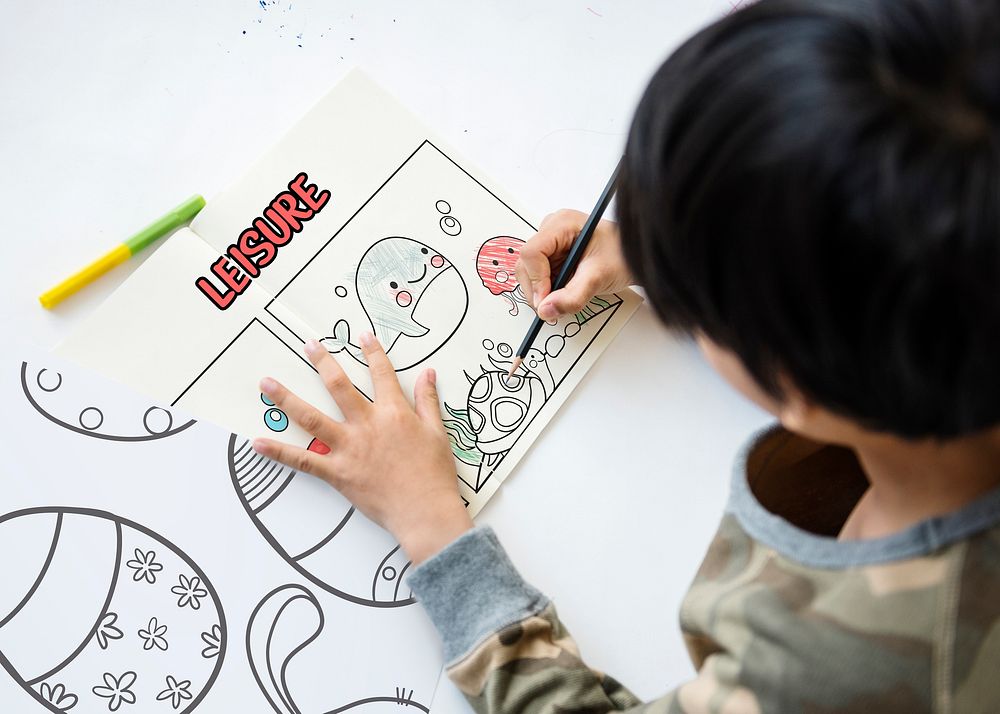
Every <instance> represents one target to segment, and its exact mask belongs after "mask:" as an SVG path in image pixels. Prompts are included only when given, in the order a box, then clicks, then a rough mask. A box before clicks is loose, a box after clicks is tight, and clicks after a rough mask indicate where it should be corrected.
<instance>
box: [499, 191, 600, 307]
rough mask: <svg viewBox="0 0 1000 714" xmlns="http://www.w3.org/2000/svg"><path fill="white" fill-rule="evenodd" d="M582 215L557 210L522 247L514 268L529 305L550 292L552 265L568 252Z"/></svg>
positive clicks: (583, 217)
mask: <svg viewBox="0 0 1000 714" xmlns="http://www.w3.org/2000/svg"><path fill="white" fill-rule="evenodd" d="M585 218H586V216H585V215H584V214H582V213H580V212H579V211H569V210H563V211H557V212H556V213H553V214H551V215H549V216H547V217H546V218H545V220H544V221H542V226H541V230H540V231H538V233H536V234H535V235H534V237H532V238H531V240H529V241H528V242H527V243H525V244H524V245H523V246H522V247H521V254H520V256H519V258H518V261H517V266H516V267H515V268H514V272H515V274H516V275H517V279H518V282H519V284H520V285H521V292H523V293H524V297H525V299H526V300H527V301H528V304H529V305H531V306H532V307H535V306H536V305H538V304H539V303H540V302H541V301H542V300H543V299H545V296H546V295H548V294H549V290H550V289H551V285H552V269H553V267H554V266H556V265H558V264H559V263H560V262H561V261H562V259H563V258H564V257H565V256H566V254H567V253H568V252H569V249H570V248H571V247H572V245H573V240H574V239H575V238H576V236H577V234H578V233H579V232H580V227H581V226H582V225H583V223H582V219H585Z"/></svg>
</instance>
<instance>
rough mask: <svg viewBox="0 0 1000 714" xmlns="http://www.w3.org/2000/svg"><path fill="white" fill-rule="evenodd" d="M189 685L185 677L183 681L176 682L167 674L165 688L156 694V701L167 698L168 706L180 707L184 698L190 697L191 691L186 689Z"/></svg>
mask: <svg viewBox="0 0 1000 714" xmlns="http://www.w3.org/2000/svg"><path fill="white" fill-rule="evenodd" d="M190 687H191V682H190V680H187V679H185V680H184V681H183V682H178V681H177V680H176V679H174V678H173V677H171V676H170V675H169V674H168V675H167V688H166V689H164V690H163V691H162V692H160V693H159V694H157V695H156V701H158V702H162V701H164V700H165V699H169V700H170V706H172V707H173V708H174V709H180V707H181V704H182V703H183V702H184V700H186V699H190V698H191V692H190V691H188V690H189V688H190Z"/></svg>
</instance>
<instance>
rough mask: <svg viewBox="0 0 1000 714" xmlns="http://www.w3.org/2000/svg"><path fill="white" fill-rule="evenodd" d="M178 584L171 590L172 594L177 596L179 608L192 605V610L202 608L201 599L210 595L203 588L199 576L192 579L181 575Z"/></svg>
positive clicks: (193, 576)
mask: <svg viewBox="0 0 1000 714" xmlns="http://www.w3.org/2000/svg"><path fill="white" fill-rule="evenodd" d="M178 583H179V584H178V585H174V586H173V587H172V588H170V592H172V593H173V594H174V595H177V607H187V606H188V605H190V606H191V609H192V610H197V609H198V608H200V607H201V598H203V597H205V596H206V595H208V590H205V588H203V587H201V578H199V577H198V576H197V575H192V576H191V577H190V578H187V577H185V576H183V575H180V576H178Z"/></svg>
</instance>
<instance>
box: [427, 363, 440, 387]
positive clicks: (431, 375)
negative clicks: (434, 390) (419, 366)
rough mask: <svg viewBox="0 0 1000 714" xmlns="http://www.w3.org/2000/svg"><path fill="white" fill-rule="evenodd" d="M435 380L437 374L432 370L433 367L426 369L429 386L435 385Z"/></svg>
mask: <svg viewBox="0 0 1000 714" xmlns="http://www.w3.org/2000/svg"><path fill="white" fill-rule="evenodd" d="M437 379H438V376H437V372H435V371H434V368H433V367H430V368H428V370H427V381H428V382H430V383H431V386H434V385H435V384H437Z"/></svg>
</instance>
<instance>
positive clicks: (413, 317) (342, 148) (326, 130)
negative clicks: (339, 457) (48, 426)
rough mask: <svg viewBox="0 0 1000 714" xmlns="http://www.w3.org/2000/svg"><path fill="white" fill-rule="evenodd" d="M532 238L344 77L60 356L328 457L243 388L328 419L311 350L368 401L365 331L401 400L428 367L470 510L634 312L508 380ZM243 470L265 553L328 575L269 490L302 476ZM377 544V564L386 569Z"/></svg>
mask: <svg viewBox="0 0 1000 714" xmlns="http://www.w3.org/2000/svg"><path fill="white" fill-rule="evenodd" d="M609 170H610V167H609ZM598 188H599V187H598ZM595 197H596V196H595ZM535 232H536V227H535V223H534V222H533V221H532V220H531V219H530V218H528V217H527V216H526V213H525V212H524V211H523V210H522V209H519V208H517V207H516V206H515V204H514V202H513V201H512V200H511V199H509V198H508V197H506V196H505V195H504V194H503V193H502V192H501V191H500V190H499V189H497V188H496V187H493V186H491V184H490V183H489V181H488V180H487V179H485V178H483V177H482V176H481V174H480V173H479V172H478V171H476V170H475V169H474V168H473V167H471V166H470V165H469V164H468V162H466V161H465V160H464V159H461V158H460V157H458V156H457V155H456V154H455V152H454V151H453V150H451V149H450V148H448V147H447V146H446V145H445V144H444V143H443V142H441V140H440V139H438V138H436V137H434V136H433V135H432V134H431V132H430V131H429V130H428V129H427V128H426V127H424V126H423V125H422V124H421V123H420V122H419V121H418V120H417V119H415V118H414V117H413V116H412V115H410V114H409V113H408V112H407V111H406V110H405V109H403V108H402V107H400V106H399V105H398V104H397V103H396V102H395V101H394V100H393V99H392V98H391V97H390V96H388V95H387V94H386V93H385V92H384V91H382V90H381V89H379V88H378V87H377V86H376V85H374V84H373V83H372V82H371V81H370V80H368V79H367V78H366V77H365V76H364V75H363V74H361V73H360V72H358V71H354V72H352V73H351V74H349V75H348V76H347V77H346V78H345V79H344V80H342V81H341V83H340V84H338V85H337V87H336V88H334V89H333V90H332V91H331V92H330V93H329V94H328V95H327V96H326V97H325V98H324V99H323V100H322V101H321V102H320V103H319V104H318V105H317V106H316V107H315V108H314V109H313V110H312V111H310V112H309V113H308V114H307V115H306V116H305V117H304V118H303V119H302V120H301V122H300V123H299V124H298V125H297V126H296V127H295V128H294V129H293V130H292V131H291V132H289V134H288V135H287V136H286V137H285V138H284V139H283V140H282V141H281V142H279V143H278V145H277V146H276V147H275V148H274V149H272V150H271V151H270V152H268V153H267V154H265V155H264V156H263V157H262V158H261V159H259V160H258V161H257V163H256V164H255V165H254V166H253V167H252V168H251V170H250V171H249V172H248V173H247V174H246V175H245V176H244V177H243V178H242V179H240V180H239V181H238V182H237V183H236V184H235V185H234V186H232V187H231V188H230V189H228V190H227V191H225V192H224V193H223V194H222V195H221V196H218V197H216V198H214V199H212V200H211V201H209V203H208V205H207V206H206V208H205V209H204V210H203V211H202V213H201V214H199V216H198V217H197V218H196V219H195V221H194V222H193V223H192V225H191V227H190V229H189V230H185V231H180V232H178V234H177V235H176V236H174V237H173V238H171V239H170V240H169V241H168V242H167V244H166V245H164V246H163V247H161V248H160V250H158V251H157V253H156V254H155V255H154V256H152V257H151V258H150V259H149V260H148V261H146V263H145V264H143V266H142V267H141V268H140V269H139V270H137V271H136V272H135V273H134V274H133V275H132V277H131V278H130V279H129V280H128V281H126V283H125V284H124V285H123V286H122V287H121V288H120V289H119V290H118V291H117V292H116V293H115V294H114V295H113V296H112V297H111V298H110V299H109V300H108V302H107V303H106V304H105V305H104V306H103V307H102V308H101V309H100V310H98V311H97V312H96V313H95V314H94V315H93V316H91V317H90V318H88V319H87V320H85V321H84V322H83V324H82V325H81V327H80V328H79V329H78V330H77V331H76V332H75V333H74V334H73V335H72V336H71V337H70V338H69V339H68V340H67V341H66V343H65V344H64V345H63V346H62V347H61V352H62V353H63V354H65V355H68V356H70V357H72V358H73V359H75V360H77V361H79V362H82V363H83V364H86V365H87V366H91V367H93V368H95V369H98V370H103V371H105V372H106V373H107V374H109V375H110V376H112V377H115V378H117V379H120V380H121V381H124V382H126V383H128V384H131V385H133V386H135V387H136V388H138V389H140V390H142V391H144V392H145V393H148V394H151V395H153V396H155V397H156V398H158V399H160V400H162V401H164V402H166V403H167V404H169V405H171V406H177V407H180V408H182V409H183V410H185V411H186V412H189V413H191V414H194V415H196V416H197V417H199V418H202V419H206V420H210V421H214V422H216V423H218V424H221V425H223V426H225V427H226V428H228V429H230V430H231V431H233V432H235V433H238V434H241V435H243V437H245V438H252V437H255V436H271V437H276V438H279V439H282V440H285V441H288V442H290V443H293V444H296V445H298V446H301V447H304V448H309V449H313V450H316V451H319V452H320V453H324V452H325V450H326V449H327V448H328V447H327V446H326V445H325V444H323V443H321V442H318V441H316V440H315V439H313V438H312V437H311V436H310V435H309V434H306V433H305V432H303V431H302V430H301V429H299V428H298V427H297V426H296V425H295V424H294V423H290V421H289V419H288V417H287V415H285V414H284V413H283V412H282V411H281V410H280V409H278V408H277V407H276V406H275V405H274V404H269V403H268V401H267V399H266V398H265V397H264V396H263V395H262V394H261V393H260V392H259V391H258V388H257V384H258V382H259V381H260V379H261V378H262V377H264V376H271V377H274V378H275V379H278V380H279V381H281V382H282V383H284V384H285V385H286V386H288V387H289V388H291V389H292V390H293V391H294V392H296V393H297V394H298V395H299V396H301V397H302V398H304V399H306V400H307V401H309V402H311V403H313V404H314V405H316V406H317V407H320V408H321V409H323V410H324V411H326V412H327V413H329V414H332V415H333V416H334V417H335V418H340V412H339V410H338V409H337V407H336V404H334V403H333V400H332V399H331V398H330V396H329V395H328V394H326V392H325V390H324V389H323V388H322V385H321V383H320V380H319V379H318V377H317V375H316V372H315V370H314V369H313V367H312V366H311V365H310V364H309V363H308V361H306V359H305V357H304V355H303V346H304V344H305V342H306V340H308V339H317V340H319V341H320V343H321V344H322V345H323V346H324V347H326V349H327V350H328V351H329V352H330V353H331V354H332V355H333V356H334V357H335V358H336V359H337V360H338V361H339V363H340V365H341V366H342V367H343V368H344V369H345V370H346V371H347V373H348V375H349V376H350V378H351V379H352V381H353V382H354V384H355V385H356V386H357V388H358V389H359V390H360V391H361V392H362V394H364V395H365V396H366V397H367V398H369V399H371V398H373V396H374V395H373V391H372V389H371V383H370V379H369V375H368V370H367V365H366V364H365V360H364V357H363V355H362V353H361V350H360V348H359V341H358V340H359V335H360V334H361V333H363V332H366V331H369V332H372V333H374V335H375V336H376V337H377V339H378V340H379V342H380V343H381V345H382V347H383V348H384V349H385V350H386V353H387V354H388V356H389V358H390V360H391V361H392V363H393V366H394V367H395V369H396V372H397V375H398V377H399V380H400V382H401V384H402V386H403V389H404V391H405V392H406V393H408V394H409V393H412V389H413V385H414V384H415V381H416V379H417V377H418V376H419V374H420V373H421V371H422V370H423V369H425V368H427V367H433V368H434V369H435V370H436V372H437V375H438V391H439V395H440V397H441V400H442V404H441V409H442V417H443V419H444V421H445V426H446V429H447V431H448V435H449V438H450V440H451V444H452V450H453V452H454V455H455V468H456V475H457V477H458V479H459V489H460V492H461V495H462V497H463V499H464V500H465V502H466V504H467V505H468V507H469V509H470V512H471V513H473V514H475V513H477V512H478V511H479V510H480V509H481V508H482V506H483V505H484V504H485V503H486V501H487V500H488V499H489V497H490V496H491V495H492V494H493V493H494V492H495V491H496V489H497V488H498V487H499V485H500V484H501V483H502V482H503V480H504V479H505V478H506V477H507V476H508V475H509V474H510V473H511V471H512V470H513V469H514V467H515V465H516V464H517V462H518V460H519V459H520V458H521V457H522V456H523V455H524V453H525V452H526V451H527V450H528V448H530V446H531V444H532V443H533V442H534V440H535V439H536V438H538V436H539V434H540V433H541V431H542V430H543V429H544V427H545V425H546V424H547V423H548V421H549V420H550V419H551V418H552V417H553V416H554V414H555V412H556V411H557V410H558V408H559V406H560V405H561V404H562V403H563V402H564V401H565V399H566V398H567V397H568V396H569V394H570V392H572V390H573V388H574V387H575V386H576V385H577V384H578V383H579V382H580V380H581V379H582V378H583V376H584V374H585V373H586V371H587V369H588V368H589V367H590V365H591V364H593V362H594V361H595V360H596V359H597V358H598V356H599V355H600V353H601V352H602V351H603V350H604V348H605V347H606V346H607V345H608V344H609V343H610V341H611V339H612V338H613V337H614V335H615V334H617V332H618V331H619V330H620V329H621V328H622V326H623V325H624V324H625V322H626V321H627V319H628V318H629V316H631V314H632V312H633V311H634V310H635V308H636V307H637V306H638V304H639V298H638V296H636V295H635V294H634V293H633V292H632V291H629V290H625V291H622V292H620V293H617V294H611V295H602V296H598V297H595V298H593V299H592V300H591V301H590V302H589V303H588V304H587V305H585V306H584V307H583V308H582V309H581V310H580V311H579V312H578V313H576V314H574V315H570V316H567V317H564V318H563V319H561V320H560V321H559V322H558V323H554V324H551V325H545V326H544V327H543V329H542V332H541V334H540V335H539V336H538V338H537V339H536V341H535V342H534V344H533V346H532V348H531V350H530V352H529V353H528V355H527V358H526V359H525V360H524V363H523V364H522V365H521V367H520V368H519V369H518V370H517V372H516V373H515V374H514V375H513V376H512V377H510V378H508V377H507V376H506V374H507V372H508V370H509V368H510V366H511V365H512V361H513V357H514V351H515V350H516V349H517V347H518V346H519V344H520V342H521V340H522V338H523V337H524V335H525V333H526V332H527V330H528V328H529V326H530V325H531V323H532V320H533V319H534V313H533V312H532V310H531V309H530V308H529V307H528V306H527V304H526V301H525V295H524V291H523V289H522V287H521V286H520V285H519V284H518V280H517V276H516V274H515V270H514V267H515V265H516V263H517V260H518V257H519V254H520V250H521V247H522V246H523V245H524V243H525V242H526V241H527V240H529V239H530V238H531V237H532V236H533V235H534V234H535ZM125 336H128V337H127V338H126V337H125ZM240 449H242V451H243V452H249V451H250V449H249V446H248V445H247V444H245V443H242V442H241V444H239V445H237V451H239V450H240ZM241 463H242V462H241ZM239 468H243V467H242V466H241V467H239ZM239 468H237V470H236V471H234V473H236V476H235V477H234V478H236V479H237V482H238V483H239V484H240V487H241V489H242V491H241V492H242V493H243V497H244V500H245V503H246V505H247V507H248V511H249V512H250V513H251V514H252V518H253V519H254V521H255V523H257V524H258V527H259V528H260V529H261V531H262V532H265V533H267V534H268V537H269V539H270V541H271V542H272V545H273V546H274V548H275V549H276V550H277V551H278V552H279V553H281V554H282V556H283V557H285V558H286V559H287V560H289V561H290V562H294V563H295V564H296V567H297V568H299V569H300V570H302V571H305V572H307V573H315V572H316V571H322V570H324V569H326V568H330V567H335V563H336V562H337V561H336V559H337V558H338V557H340V555H338V553H339V551H338V550H337V549H336V548H332V547H331V548H329V549H325V548H318V549H316V550H312V549H313V548H315V547H317V545H318V543H321V542H322V538H323V537H325V535H328V534H322V533H315V534H313V533H308V532H305V531H302V532H298V531H297V530H296V524H295V522H294V518H291V519H289V517H288V516H287V515H286V513H287V509H286V507H285V506H284V505H283V504H284V502H285V499H286V497H287V494H286V493H285V492H286V491H287V490H288V489H289V488H290V489H291V491H290V492H289V493H291V492H294V491H296V489H297V483H298V481H297V480H296V479H290V480H289V479H288V478H286V477H285V476H282V475H281V474H280V473H279V471H278V470H275V471H274V472H271V471H267V472H257V471H247V472H246V473H244V472H243V471H240V470H239ZM295 498H298V497H295ZM293 502H295V501H294V500H293ZM345 513H346V512H345ZM350 518H351V516H350V515H349V514H345V519H347V520H345V524H344V533H343V536H344V540H345V541H347V537H346V536H347V532H348V531H349V530H350ZM340 537H342V536H340V535H338V538H340ZM317 538H318V539H319V541H317V542H312V541H313V540H315V539H317ZM334 542H336V539H334V540H332V541H330V543H331V544H332V543H334ZM390 546H391V544H390ZM390 549H391V548H388V549H387V550H386V553H385V558H386V563H387V564H388V563H395V561H396V560H398V559H399V558H398V557H397V556H396V555H393V554H391V553H389V550H390ZM392 567H393V568H396V567H397V566H396V565H392ZM319 579H320V580H322V578H319ZM363 584H364V583H354V584H352V585H351V587H350V588H348V589H347V590H345V592H350V593H351V595H352V597H355V596H356V597H362V598H367V599H370V600H374V601H381V600H382V598H384V597H386V596H387V595H386V593H387V592H389V591H390V590H391V591H392V596H391V597H392V600H393V601H395V600H402V601H405V600H406V599H407V595H406V593H405V591H404V590H403V589H400V590H398V591H396V590H394V589H393V586H391V584H385V583H381V582H378V579H377V578H376V579H375V580H369V581H368V584H367V586H366V587H368V589H369V590H371V592H369V591H367V590H366V591H365V592H364V593H362V587H361V586H362V585H363ZM330 587H334V588H336V587H337V586H330ZM375 590H378V592H375ZM359 593H361V594H359Z"/></svg>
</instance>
